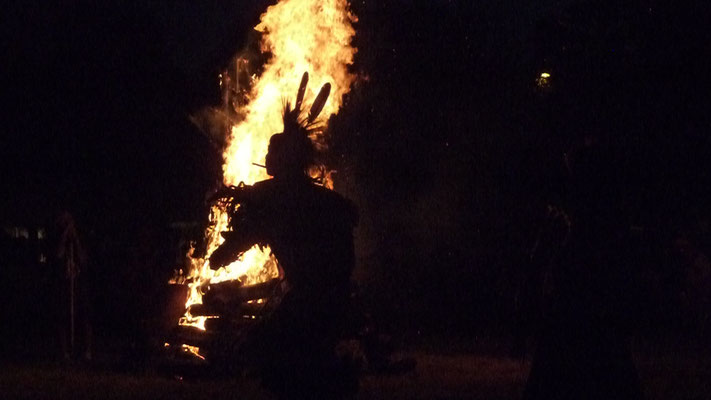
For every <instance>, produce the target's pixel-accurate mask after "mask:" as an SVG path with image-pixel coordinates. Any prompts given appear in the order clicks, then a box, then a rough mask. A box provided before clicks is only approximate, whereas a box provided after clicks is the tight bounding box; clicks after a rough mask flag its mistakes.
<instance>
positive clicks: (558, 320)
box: [524, 143, 642, 400]
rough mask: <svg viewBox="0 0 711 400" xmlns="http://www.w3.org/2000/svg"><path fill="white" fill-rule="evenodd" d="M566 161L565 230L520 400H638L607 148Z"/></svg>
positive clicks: (629, 269) (587, 149)
mask: <svg viewBox="0 0 711 400" xmlns="http://www.w3.org/2000/svg"><path fill="white" fill-rule="evenodd" d="M574 156H575V159H574V160H572V159H569V160H568V161H569V163H568V164H569V166H570V169H571V176H572V179H571V185H570V190H569V196H568V197H569V206H568V209H569V211H570V213H571V215H570V217H571V230H570V235H569V238H568V240H567V243H566V245H565V246H564V247H563V248H562V249H561V256H560V260H559V262H558V263H556V265H554V267H553V270H552V273H551V275H552V276H551V279H552V281H553V282H552V292H551V295H550V298H549V299H548V304H547V305H546V309H545V317H544V322H543V326H542V329H541V332H540V336H539V340H538V347H537V349H536V353H535V355H534V359H533V364H532V366H531V372H530V376H529V379H528V382H527V384H526V389H525V393H524V399H527V400H532V399H548V400H550V399H640V398H642V393H641V390H640V385H639V380H638V377H637V374H636V370H635V367H634V364H633V362H632V358H631V353H630V349H629V345H628V343H627V339H628V336H629V330H630V326H628V325H629V322H628V321H629V320H630V315H629V312H630V311H631V310H632V309H633V307H632V304H631V303H632V300H633V296H632V294H631V288H632V287H633V285H632V279H633V265H634V263H633V262H631V260H628V259H627V258H628V257H627V255H628V254H630V246H629V243H628V235H627V231H628V229H626V228H627V226H626V224H625V222H626V220H625V218H624V217H623V214H622V211H621V209H622V205H623V198H624V196H623V193H624V190H623V185H624V182H622V179H621V178H620V176H621V173H620V170H619V169H618V168H619V167H620V164H619V163H617V162H616V161H615V157H614V154H613V151H612V150H610V149H608V148H606V147H605V146H602V145H599V144H595V143H587V144H586V145H585V146H583V147H582V148H581V149H579V150H578V151H577V152H576V153H575V155H574Z"/></svg>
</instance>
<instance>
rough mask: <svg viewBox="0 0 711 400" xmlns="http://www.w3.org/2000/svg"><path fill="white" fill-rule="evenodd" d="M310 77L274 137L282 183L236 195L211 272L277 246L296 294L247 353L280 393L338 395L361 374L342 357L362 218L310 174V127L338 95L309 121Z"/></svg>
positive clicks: (274, 166)
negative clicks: (338, 352)
mask: <svg viewBox="0 0 711 400" xmlns="http://www.w3.org/2000/svg"><path fill="white" fill-rule="evenodd" d="M307 79H308V78H307V75H306V74H305V75H304V79H303V80H302V85H301V88H300V90H299V95H298V96H297V101H296V104H295V107H294V110H291V109H290V106H289V104H288V103H287V106H286V110H285V112H284V132H283V133H277V134H275V135H273V136H272V137H271V139H270V142H269V149H268V153H267V156H266V169H267V173H268V174H269V175H271V176H273V179H269V180H265V181H262V182H258V183H256V184H254V185H253V186H243V187H240V188H235V189H234V198H235V201H236V202H237V203H239V204H240V206H239V208H238V209H237V210H236V211H235V212H234V214H233V215H232V219H231V225H232V229H233V230H232V231H231V232H226V233H224V234H223V236H224V237H225V238H226V240H225V242H224V243H223V245H222V246H220V247H219V248H218V249H217V250H215V251H214V252H213V253H212V255H211V257H210V265H211V267H212V268H218V267H220V266H222V265H226V264H228V263H230V262H232V261H233V260H234V259H235V258H236V257H237V256H238V255H239V254H241V253H242V252H244V251H246V250H248V249H249V248H250V247H252V246H253V245H254V244H256V243H259V244H268V245H269V246H270V247H271V249H272V251H273V253H274V255H275V256H276V258H277V260H278V261H279V264H280V266H281V267H282V268H283V270H284V273H285V276H286V280H287V281H288V285H289V291H288V293H287V294H286V295H285V296H284V298H283V299H282V302H281V304H280V306H279V308H278V309H277V310H276V311H275V313H274V314H272V315H271V316H270V317H269V318H267V319H266V321H265V323H264V325H263V326H261V327H259V328H258V329H257V331H256V332H254V333H253V334H252V335H251V337H252V342H249V343H246V344H244V345H243V346H242V348H243V350H244V353H245V355H246V357H247V358H248V359H251V360H252V361H253V362H256V363H257V364H259V366H260V369H261V375H262V378H263V381H264V383H265V385H266V386H267V387H269V388H270V389H271V390H273V391H274V392H276V393H277V394H278V395H280V396H283V397H289V398H292V397H296V398H302V397H305V398H334V396H339V395H341V394H344V393H346V392H348V391H354V390H355V389H357V377H356V376H355V374H353V373H352V372H350V371H349V370H348V367H347V366H346V365H344V363H342V362H340V361H339V360H338V359H337V358H336V356H335V353H334V347H335V344H336V341H337V340H338V338H339V336H340V335H341V334H342V328H343V326H342V321H344V320H345V316H344V314H345V313H346V312H347V307H348V301H349V293H350V290H349V280H350V275H351V272H352V270H353V267H354V249H353V228H354V226H355V224H356V222H357V212H356V209H355V207H354V206H353V205H352V203H351V202H349V201H348V200H346V199H345V198H343V197H341V196H340V195H339V194H338V193H336V192H334V191H331V190H328V189H326V188H324V187H322V186H319V185H317V184H315V183H314V182H313V180H312V179H311V178H309V176H308V175H307V172H306V171H307V168H308V167H309V166H310V165H311V164H312V162H313V157H314V146H313V143H312V142H311V139H309V137H308V133H309V129H311V128H312V127H313V126H314V121H315V118H316V116H317V115H318V113H319V112H320V108H321V107H322V106H323V102H325V98H326V96H328V90H329V88H330V86H328V84H327V85H326V86H324V88H322V90H321V93H320V94H319V96H317V98H316V100H315V103H314V106H313V107H312V108H311V112H310V113H309V117H308V118H304V119H301V116H300V112H301V102H302V100H303V93H304V89H305V85H306V81H307Z"/></svg>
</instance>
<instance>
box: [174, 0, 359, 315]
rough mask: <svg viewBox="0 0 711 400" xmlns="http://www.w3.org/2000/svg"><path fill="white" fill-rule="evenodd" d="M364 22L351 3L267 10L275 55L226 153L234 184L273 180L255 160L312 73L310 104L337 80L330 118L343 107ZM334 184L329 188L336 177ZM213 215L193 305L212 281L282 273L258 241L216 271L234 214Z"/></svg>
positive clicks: (285, 3)
mask: <svg viewBox="0 0 711 400" xmlns="http://www.w3.org/2000/svg"><path fill="white" fill-rule="evenodd" d="M356 20H357V19H356V17H355V16H354V15H353V14H351V13H350V11H349V10H348V1H347V0H282V1H280V2H279V3H277V4H276V5H273V6H271V7H269V8H268V9H267V11H266V12H265V13H264V14H262V16H261V19H260V23H259V24H258V25H257V26H256V27H255V30H257V31H259V32H261V33H262V40H261V51H262V52H263V53H269V54H271V58H270V59H269V61H268V62H267V64H266V65H265V66H264V69H263V73H262V74H261V76H259V77H252V85H251V90H250V91H249V93H248V94H247V96H246V97H247V100H248V103H247V104H246V105H245V106H244V107H243V109H242V110H240V113H241V117H242V118H241V121H240V122H239V123H237V124H235V125H233V126H231V129H230V133H229V138H228V140H227V146H226V148H225V151H224V153H223V158H224V164H223V173H224V177H223V180H224V183H225V184H226V185H237V184H239V183H240V182H244V183H246V184H253V183H255V182H257V181H260V180H264V179H267V178H268V176H267V174H266V171H265V170H264V169H262V168H255V167H254V166H253V164H252V163H255V162H256V163H260V164H263V163H264V158H265V156H266V152H267V145H268V143H269V138H270V137H271V135H273V134H274V133H277V132H280V131H281V130H282V128H283V127H282V115H281V113H282V107H283V103H284V100H285V99H286V98H287V97H286V96H289V99H290V97H291V96H295V94H296V91H297V88H298V85H299V82H300V80H301V75H302V74H303V73H304V72H308V73H309V77H310V79H309V81H310V85H309V86H308V87H307V91H306V96H305V99H306V104H308V99H311V100H313V98H315V96H316V91H318V89H319V88H320V87H321V86H322V85H323V84H325V83H326V82H329V83H330V84H331V87H332V90H331V97H330V98H329V100H328V101H327V102H326V105H325V107H324V109H323V111H322V113H321V115H322V117H323V118H324V119H327V118H328V117H330V116H331V115H334V114H336V113H337V112H338V110H339V108H340V106H341V103H342V99H343V95H345V94H346V93H348V91H349V90H350V86H351V84H352V83H353V81H354V80H355V76H354V75H353V74H352V73H350V72H349V71H348V65H350V64H352V63H353V56H354V54H355V53H356V49H355V48H354V47H352V46H351V45H350V43H351V40H352V38H353V35H354V34H355V30H354V29H353V26H352V23H353V22H355V21H356ZM237 61H238V62H237V63H238V64H239V60H237ZM291 100H292V101H293V99H291ZM326 184H327V186H329V185H330V182H327V183H326ZM210 218H211V219H210V221H211V222H212V226H211V227H210V228H209V229H208V232H206V234H207V241H208V246H207V253H206V254H207V255H206V259H193V260H192V266H191V271H190V272H189V276H188V279H189V281H190V283H189V284H188V286H189V294H188V299H187V302H186V307H189V306H190V305H192V304H200V303H202V294H201V292H200V288H201V287H204V286H205V285H206V284H209V283H217V282H223V281H228V280H241V281H243V282H244V283H245V284H255V283H259V282H264V281H266V280H268V279H271V278H276V277H278V276H279V268H278V263H277V260H276V258H275V257H274V256H273V255H272V254H271V250H270V249H269V247H266V248H264V249H260V248H259V247H258V246H256V245H255V246H254V247H252V248H251V249H250V250H249V251H247V252H246V253H245V254H244V255H243V256H242V257H241V258H240V259H239V260H237V261H234V262H233V263H231V264H230V265H228V266H226V267H224V268H220V269H218V270H217V271H214V270H212V269H211V268H210V265H209V264H210V262H209V257H210V255H211V254H212V252H213V251H214V250H215V249H216V248H217V247H218V246H219V245H220V244H222V242H223V241H224V239H223V238H222V236H221V235H220V233H221V232H225V231H227V230H228V215H227V212H226V211H225V210H224V209H221V208H219V207H213V209H212V215H211V216H210ZM205 319H206V317H193V316H191V315H190V314H189V313H186V315H185V316H184V317H183V318H181V321H180V324H181V325H191V326H195V327H198V328H200V329H205V328H204V326H205V325H204V324H205Z"/></svg>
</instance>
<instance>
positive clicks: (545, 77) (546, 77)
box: [536, 72, 552, 89]
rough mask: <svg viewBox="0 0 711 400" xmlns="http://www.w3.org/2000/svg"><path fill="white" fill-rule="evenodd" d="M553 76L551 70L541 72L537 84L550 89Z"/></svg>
mask: <svg viewBox="0 0 711 400" xmlns="http://www.w3.org/2000/svg"><path fill="white" fill-rule="evenodd" d="M551 79H552V76H551V74H550V72H541V74H540V75H539V76H538V78H536V85H538V87H539V88H541V89H548V88H550V86H551Z"/></svg>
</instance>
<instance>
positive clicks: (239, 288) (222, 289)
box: [202, 279, 281, 307]
mask: <svg viewBox="0 0 711 400" xmlns="http://www.w3.org/2000/svg"><path fill="white" fill-rule="evenodd" d="M280 283H281V280H280V279H272V280H269V281H267V282H264V283H258V284H256V285H249V286H244V285H243V284H242V283H241V282H239V281H227V282H220V283H215V284H211V285H210V289H209V291H208V292H207V293H205V294H204V295H203V296H202V301H203V304H204V305H206V306H209V307H213V306H217V307H219V305H229V304H239V303H243V302H245V301H248V300H258V299H265V298H269V297H272V296H273V295H274V293H275V291H277V290H278V288H279V287H280Z"/></svg>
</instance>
